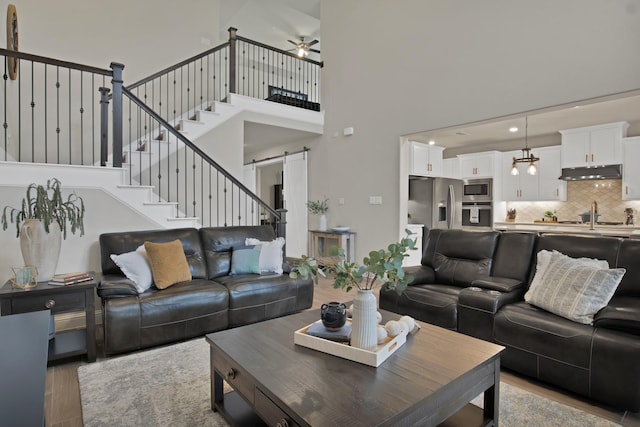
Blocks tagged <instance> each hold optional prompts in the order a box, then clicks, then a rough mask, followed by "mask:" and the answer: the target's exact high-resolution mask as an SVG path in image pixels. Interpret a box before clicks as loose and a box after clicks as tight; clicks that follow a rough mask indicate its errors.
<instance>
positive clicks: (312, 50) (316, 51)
mask: <svg viewBox="0 0 640 427" xmlns="http://www.w3.org/2000/svg"><path fill="white" fill-rule="evenodd" d="M309 51H311V52H315V53H320V51H319V50H318V49H309Z"/></svg>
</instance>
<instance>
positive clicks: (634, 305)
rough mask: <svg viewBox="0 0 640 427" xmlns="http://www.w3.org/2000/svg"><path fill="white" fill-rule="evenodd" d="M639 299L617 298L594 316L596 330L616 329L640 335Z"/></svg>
mask: <svg viewBox="0 0 640 427" xmlns="http://www.w3.org/2000/svg"><path fill="white" fill-rule="evenodd" d="M638 300H639V299H638V298H634V297H615V298H613V299H612V300H611V301H609V304H608V305H607V306H606V307H605V308H603V309H602V310H600V311H599V312H598V313H596V315H595V316H594V320H593V326H595V327H596V328H604V329H614V330H617V331H622V332H626V333H629V334H633V335H640V304H638V302H639V301H638Z"/></svg>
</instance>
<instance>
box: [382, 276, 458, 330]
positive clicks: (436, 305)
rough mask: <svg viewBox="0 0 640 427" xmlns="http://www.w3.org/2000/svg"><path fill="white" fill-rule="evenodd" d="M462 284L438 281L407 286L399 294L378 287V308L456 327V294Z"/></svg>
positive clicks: (452, 327)
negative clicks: (438, 282)
mask: <svg viewBox="0 0 640 427" xmlns="http://www.w3.org/2000/svg"><path fill="white" fill-rule="evenodd" d="M462 290H463V288H461V287H459V286H450V285H441V284H429V285H426V284H423V285H419V284H417V285H415V286H409V287H408V288H407V289H406V290H405V291H404V292H403V293H402V295H398V294H397V293H396V291H393V290H388V291H385V290H380V308H382V309H384V310H389V311H393V312H394V313H401V314H406V315H408V316H411V317H413V318H414V319H416V320H420V321H422V322H427V323H431V324H432V325H436V326H440V327H442V328H447V329H451V330H453V331H455V330H457V328H458V296H459V295H460V292H461V291H462Z"/></svg>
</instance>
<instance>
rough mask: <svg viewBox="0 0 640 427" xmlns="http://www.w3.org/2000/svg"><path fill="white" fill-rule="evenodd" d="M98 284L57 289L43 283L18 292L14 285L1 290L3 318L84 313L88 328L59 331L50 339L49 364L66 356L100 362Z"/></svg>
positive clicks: (86, 283)
mask: <svg viewBox="0 0 640 427" xmlns="http://www.w3.org/2000/svg"><path fill="white" fill-rule="evenodd" d="M96 286H97V283H96V281H95V279H94V280H90V281H87V282H83V283H76V284H73V285H66V286H56V285H49V284H48V282H39V283H38V286H36V287H35V288H31V289H14V288H12V287H11V282H7V283H5V284H4V286H2V287H0V315H2V316H6V315H8V314H17V313H28V312H32V311H39V310H51V313H53V314H55V313H63V312H69V311H84V312H85V316H86V328H85V329H73V330H69V331H61V332H56V334H55V337H54V338H53V339H51V340H49V358H48V360H49V361H52V360H58V359H62V358H65V357H71V356H78V355H82V354H86V355H87V360H88V361H89V362H95V360H96V317H95V312H96V310H95V292H96Z"/></svg>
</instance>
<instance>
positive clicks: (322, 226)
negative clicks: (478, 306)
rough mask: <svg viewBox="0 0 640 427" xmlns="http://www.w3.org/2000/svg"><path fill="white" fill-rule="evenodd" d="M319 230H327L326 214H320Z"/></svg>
mask: <svg viewBox="0 0 640 427" xmlns="http://www.w3.org/2000/svg"><path fill="white" fill-rule="evenodd" d="M320 231H327V216H326V215H325V214H322V215H320Z"/></svg>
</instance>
